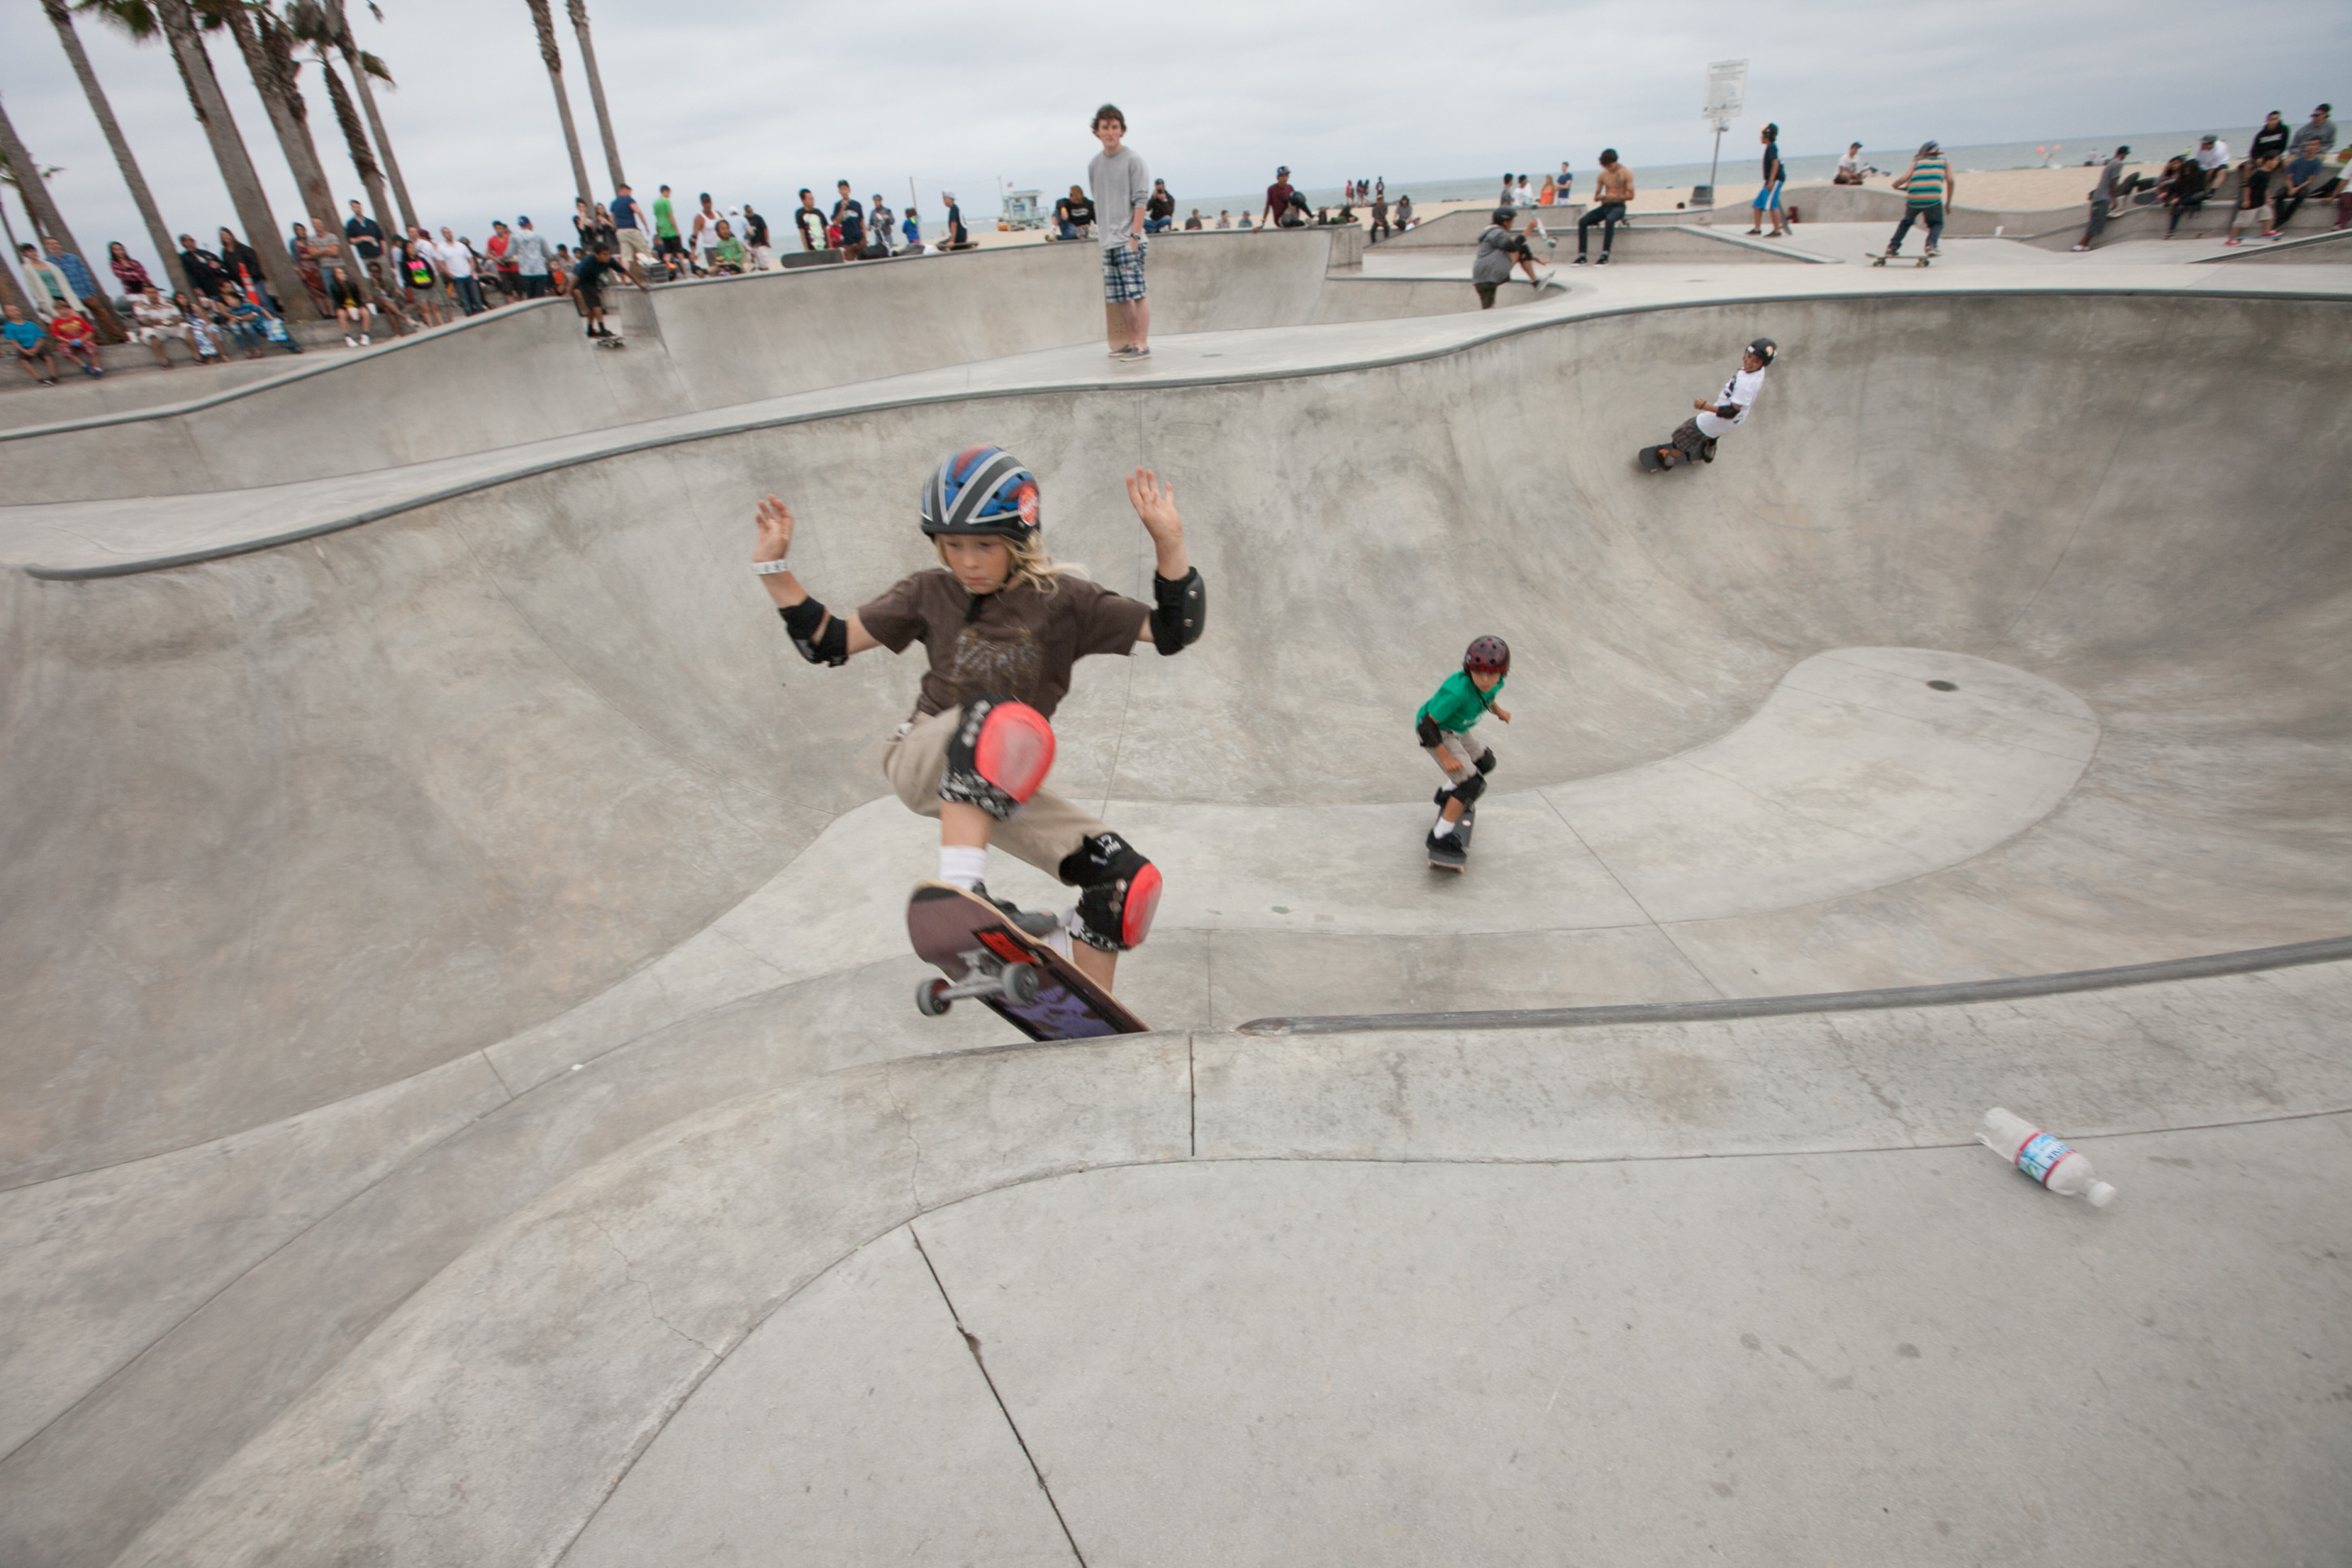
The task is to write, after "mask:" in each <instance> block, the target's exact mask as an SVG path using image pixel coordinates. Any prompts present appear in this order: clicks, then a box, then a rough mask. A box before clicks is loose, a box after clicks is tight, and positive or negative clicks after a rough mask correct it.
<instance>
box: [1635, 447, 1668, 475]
mask: <svg viewBox="0 0 2352 1568" xmlns="http://www.w3.org/2000/svg"><path fill="white" fill-rule="evenodd" d="M1642 466H1643V467H1644V468H1646V469H1648V470H1649V471H1650V472H1651V473H1653V474H1657V473H1662V472H1664V470H1666V469H1668V468H1671V467H1673V466H1674V465H1673V464H1672V463H1669V462H1668V461H1666V455H1665V452H1664V449H1663V448H1661V447H1656V446H1644V447H1643V448H1642Z"/></svg>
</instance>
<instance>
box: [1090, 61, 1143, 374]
mask: <svg viewBox="0 0 2352 1568" xmlns="http://www.w3.org/2000/svg"><path fill="white" fill-rule="evenodd" d="M1094 131H1095V140H1096V141H1099V142H1101V143H1102V151H1101V152H1097V153H1096V154H1095V155H1094V157H1092V158H1091V159H1089V160H1087V184H1088V185H1089V186H1090V187H1092V188H1093V191H1094V197H1095V212H1096V214H1097V217H1096V222H1097V225H1098V227H1097V233H1098V235H1100V237H1101V240H1102V263H1103V302H1104V303H1103V324H1104V330H1105V332H1106V334H1107V335H1108V338H1109V340H1110V357H1111V358H1112V359H1114V360H1145V359H1150V357H1151V341H1150V339H1151V302H1150V300H1149V299H1146V298H1144V293H1143V260H1144V255H1145V249H1146V247H1145V245H1144V240H1143V225H1144V207H1145V205H1146V204H1148V203H1149V202H1150V199H1151V171H1150V170H1149V169H1147V168H1145V167H1144V166H1143V155H1142V154H1141V153H1139V152H1137V151H1136V150H1135V149H1134V148H1132V147H1129V145H1127V116H1126V115H1125V114H1123V113H1121V112H1120V111H1119V108H1118V105H1117V104H1115V103H1107V104H1104V105H1103V106H1102V107H1101V108H1100V109H1097V110H1095V123H1094Z"/></svg>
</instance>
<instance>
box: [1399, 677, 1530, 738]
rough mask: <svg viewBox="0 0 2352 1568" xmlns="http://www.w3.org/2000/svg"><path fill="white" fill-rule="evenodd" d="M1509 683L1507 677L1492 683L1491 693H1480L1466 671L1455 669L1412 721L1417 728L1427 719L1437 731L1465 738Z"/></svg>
mask: <svg viewBox="0 0 2352 1568" xmlns="http://www.w3.org/2000/svg"><path fill="white" fill-rule="evenodd" d="M1509 684H1510V681H1509V679H1508V678H1507V677H1506V678H1505V679H1503V680H1499V681H1496V683H1495V689H1494V690H1492V691H1490V692H1486V693H1484V694H1481V693H1480V692H1479V690H1478V688H1477V687H1476V686H1475V685H1471V684H1470V672H1469V671H1467V670H1456V671H1454V673H1453V674H1450V675H1448V676H1446V677H1445V684H1444V685H1441V686H1439V687H1438V688H1437V693H1436V695H1433V696H1432V697H1431V698H1430V699H1429V700H1428V701H1427V702H1425V703H1423V704H1422V705H1421V709H1420V711H1419V712H1417V713H1415V714H1414V715H1413V716H1412V721H1413V723H1414V725H1415V726H1416V727H1417V726H1418V725H1419V724H1420V723H1421V721H1422V720H1423V719H1424V718H1426V719H1429V720H1430V721H1432V722H1433V723H1434V724H1435V725H1436V726H1437V727H1438V728H1440V729H1450V730H1452V731H1454V734H1456V735H1467V734H1468V733H1470V727H1471V726H1472V725H1474V724H1476V723H1477V722H1478V721H1479V720H1480V719H1482V718H1484V717H1486V710H1487V709H1488V708H1490V707H1492V706H1494V705H1495V699H1496V698H1497V697H1499V696H1501V695H1503V688H1504V687H1505V686H1507V685H1509Z"/></svg>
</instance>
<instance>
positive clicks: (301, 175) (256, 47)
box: [201, 0, 376, 297]
mask: <svg viewBox="0 0 2352 1568" xmlns="http://www.w3.org/2000/svg"><path fill="white" fill-rule="evenodd" d="M201 3H202V4H203V5H205V9H206V10H207V11H208V12H211V13H212V14H213V15H215V16H218V17H219V18H220V20H221V23H222V25H223V26H226V27H227V28H228V30H229V34H230V36H231V37H234V38H236V45H237V47H238V49H239V50H241V51H242V52H243V53H244V55H245V64H246V68H247V70H248V71H250V72H251V73H252V76H253V86H254V89H255V90H256V91H257V92H258V93H259V94H260V95H261V106H262V108H263V109H264V110H268V114H269V123H270V126H271V127H272V129H274V130H275V131H277V132H278V146H279V147H281V148H282V149H284V151H285V153H286V166H287V167H288V168H289V169H290V170H291V171H293V174H294V185H295V188H296V189H297V190H299V191H300V192H301V193H302V206H303V210H304V212H305V213H306V214H307V215H308V216H309V217H310V228H311V230H312V234H311V236H310V237H311V238H312V239H313V240H314V241H315V240H320V239H326V238H331V239H332V241H333V242H334V245H335V246H336V248H337V249H339V250H341V252H342V259H343V266H344V267H345V268H346V269H347V275H348V276H349V277H352V279H353V280H354V281H355V282H357V283H358V285H359V287H360V288H361V289H362V291H363V292H365V293H367V294H369V295H370V296H371V297H373V295H374V294H375V292H376V291H375V290H374V289H373V287H371V285H372V282H373V280H372V279H371V278H369V277H368V274H367V270H366V269H365V268H364V267H361V266H360V258H359V253H358V252H357V251H355V250H353V249H352V242H351V241H350V240H349V239H347V238H346V237H344V235H343V225H342V221H341V219H340V218H338V217H337V216H336V215H335V214H336V213H337V211H338V210H339V209H338V208H337V207H336V205H335V192H334V187H333V186H331V185H330V184H328V183H327V169H326V165H325V164H323V163H321V162H320V161H319V147H318V143H317V142H315V141H311V140H310V109H309V107H308V106H307V105H305V104H304V103H303V101H302V88H301V83H300V82H299V80H298V79H297V78H298V75H299V71H300V69H301V65H300V62H299V61H298V60H296V59H295V57H294V35H293V34H292V33H291V32H289V30H288V29H287V26H286V24H285V22H284V21H283V20H282V19H280V18H279V16H278V14H277V12H275V11H274V10H272V9H271V8H270V6H269V4H268V0H201Z"/></svg>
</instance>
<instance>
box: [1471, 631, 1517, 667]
mask: <svg viewBox="0 0 2352 1568" xmlns="http://www.w3.org/2000/svg"><path fill="white" fill-rule="evenodd" d="M1462 667H1463V668H1464V669H1465V670H1466V671H1469V672H1471V673H1472V674H1476V673H1477V672H1478V671H1481V670H1492V671H1494V672H1495V674H1498V675H1507V674H1510V673H1511V645H1510V644H1509V643H1506V642H1504V641H1503V640H1502V639H1501V638H1500V637H1474V638H1472V639H1471V640H1470V648H1469V651H1468V652H1467V653H1464V654H1463V655H1462Z"/></svg>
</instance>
